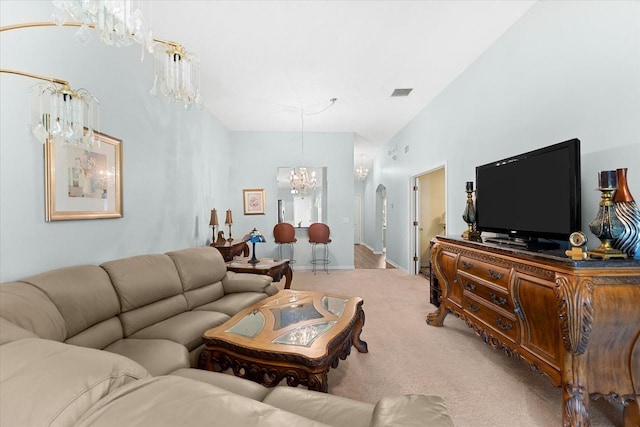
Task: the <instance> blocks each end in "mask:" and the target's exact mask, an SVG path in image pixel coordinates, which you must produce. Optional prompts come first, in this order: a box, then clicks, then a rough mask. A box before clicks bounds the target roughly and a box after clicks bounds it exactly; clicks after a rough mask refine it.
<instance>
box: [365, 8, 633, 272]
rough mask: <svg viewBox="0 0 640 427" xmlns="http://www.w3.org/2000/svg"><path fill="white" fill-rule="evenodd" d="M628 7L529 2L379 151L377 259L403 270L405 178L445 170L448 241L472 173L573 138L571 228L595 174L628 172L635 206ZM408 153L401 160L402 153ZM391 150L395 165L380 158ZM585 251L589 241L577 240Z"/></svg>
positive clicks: (585, 217) (590, 210)
mask: <svg viewBox="0 0 640 427" xmlns="http://www.w3.org/2000/svg"><path fill="white" fill-rule="evenodd" d="M639 22H640V2H631V1H627V2H625V1H623V2H616V1H606V2H605V1H590V2H569V1H563V2H538V3H536V4H535V5H534V6H533V7H532V8H531V9H530V11H529V12H528V13H527V14H526V15H524V16H523V18H522V19H521V20H520V21H519V22H517V23H516V24H515V25H514V26H513V27H512V28H511V29H510V30H509V31H508V32H507V33H506V34H505V35H504V36H503V37H502V38H501V39H499V40H498V41H497V42H496V43H495V44H494V45H493V46H492V47H491V48H490V49H488V50H487V51H486V52H485V53H484V54H483V55H482V56H481V57H480V58H479V59H478V60H477V61H476V62H475V63H473V64H472V65H471V66H470V67H469V68H468V69H467V70H466V71H465V72H464V73H462V75H460V76H459V77H458V78H457V79H456V80H455V81H454V82H453V83H452V84H451V85H450V86H449V87H448V88H447V89H446V90H444V91H443V92H442V93H441V94H440V95H439V96H438V98H437V99H436V100H435V101H434V102H432V103H431V104H430V105H429V106H428V107H427V108H425V110H423V111H422V112H421V113H420V114H419V115H418V116H417V117H416V118H415V119H414V120H412V121H411V123H409V124H408V125H407V126H406V127H405V128H404V129H403V130H402V131H401V132H399V133H398V134H397V135H396V136H395V137H394V138H393V139H392V140H391V141H390V142H389V143H388V144H387V145H386V147H385V148H384V149H383V150H381V153H382V154H380V155H379V156H378V158H377V159H376V161H375V167H374V170H373V174H374V175H373V182H367V184H366V189H365V193H366V194H367V198H368V199H367V201H366V202H365V203H366V205H367V209H369V210H367V212H368V213H369V214H368V217H369V221H367V226H366V227H365V241H366V242H367V243H368V244H370V242H373V234H372V227H371V223H370V221H371V220H372V218H373V216H374V213H373V211H372V210H371V209H370V208H371V206H374V202H373V200H375V199H374V197H375V195H374V192H375V188H376V187H377V186H378V185H379V184H383V185H385V186H386V188H387V196H388V202H389V216H388V221H389V222H388V233H387V236H388V237H387V258H388V259H389V260H390V261H392V262H394V263H395V264H397V265H399V266H401V267H402V268H404V269H406V270H407V271H408V268H409V265H410V254H409V246H410V245H409V243H408V242H409V240H410V213H409V206H410V203H409V195H410V193H409V177H410V176H413V175H417V174H419V173H421V172H424V171H427V170H430V169H433V168H434V167H435V166H437V165H439V164H443V163H445V162H446V164H447V187H448V197H447V209H446V211H447V217H448V221H449V222H448V224H447V232H448V233H450V234H460V233H461V232H462V231H463V230H464V229H465V224H464V222H463V221H462V219H461V214H462V212H463V210H464V203H465V200H466V195H465V192H464V183H465V181H474V180H475V178H474V177H475V167H476V166H477V165H480V164H484V163H488V162H490V161H493V160H498V159H501V158H505V157H508V156H510V155H514V154H518V153H521V152H525V151H529V150H533V149H536V148H540V147H543V146H547V145H551V144H554V143H557V142H561V141H564V140H567V139H571V138H574V137H577V138H579V139H580V140H581V141H582V206H583V212H582V222H583V226H582V229H583V230H585V231H586V230H588V224H589V222H591V221H592V220H593V218H595V214H596V211H597V208H598V202H599V200H600V193H599V192H597V191H595V188H596V183H597V181H596V173H597V171H599V170H608V169H616V168H620V167H628V168H629V172H628V180H629V187H630V190H631V193H632V194H634V195H635V197H636V199H638V198H640V160H638V159H640V25H638V23H639ZM407 146H408V148H409V152H408V153H407V154H405V147H407ZM394 148H395V149H396V153H397V160H395V161H394V160H392V158H391V157H389V156H387V154H386V153H387V152H388V151H389V150H390V149H394ZM588 237H589V246H590V247H594V246H597V245H598V244H599V241H598V239H597V238H596V237H595V236H593V235H592V234H590V233H588Z"/></svg>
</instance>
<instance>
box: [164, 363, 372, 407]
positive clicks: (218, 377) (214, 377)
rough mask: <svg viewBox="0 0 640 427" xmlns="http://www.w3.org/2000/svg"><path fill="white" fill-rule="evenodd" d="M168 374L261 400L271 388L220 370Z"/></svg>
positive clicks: (193, 370)
mask: <svg viewBox="0 0 640 427" xmlns="http://www.w3.org/2000/svg"><path fill="white" fill-rule="evenodd" d="M170 375H176V376H179V377H185V378H191V379H192V380H198V381H202V382H205V383H207V384H211V385H214V386H216V387H220V388H223V389H225V390H227V391H230V392H232V393H235V394H239V395H240V396H245V397H248V398H250V399H253V400H259V401H261V402H262V400H263V399H264V398H265V397H266V396H267V394H269V391H270V390H271V389H269V388H267V387H265V386H263V385H261V384H258V383H255V382H253V381H248V380H245V379H243V378H240V377H236V376H233V375H230V374H224V373H222V372H211V371H205V370H202V369H192V368H189V369H178V370H177V371H174V372H171V374H170ZM372 407H373V405H372Z"/></svg>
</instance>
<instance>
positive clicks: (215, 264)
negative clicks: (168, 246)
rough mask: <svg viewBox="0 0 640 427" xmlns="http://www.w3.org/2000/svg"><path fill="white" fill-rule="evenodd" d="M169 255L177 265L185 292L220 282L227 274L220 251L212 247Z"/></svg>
mask: <svg viewBox="0 0 640 427" xmlns="http://www.w3.org/2000/svg"><path fill="white" fill-rule="evenodd" d="M167 255H168V256H169V257H170V258H171V259H172V260H173V262H174V264H175V265H176V270H178V274H179V275H180V279H181V281H182V288H183V290H184V291H185V292H188V291H190V290H192V289H197V288H201V287H203V286H206V285H210V284H212V283H216V282H219V281H221V280H222V278H223V277H224V276H226V274H227V266H226V264H225V262H224V258H222V255H221V254H220V251H218V250H217V249H216V248H212V247H210V246H203V247H199V248H189V249H182V250H179V251H173V252H167Z"/></svg>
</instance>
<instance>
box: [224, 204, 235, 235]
mask: <svg viewBox="0 0 640 427" xmlns="http://www.w3.org/2000/svg"><path fill="white" fill-rule="evenodd" d="M224 223H225V224H226V225H228V226H229V238H228V239H227V242H231V241H233V239H232V238H231V224H233V218H232V217H231V209H227V215H226V217H225V219H224Z"/></svg>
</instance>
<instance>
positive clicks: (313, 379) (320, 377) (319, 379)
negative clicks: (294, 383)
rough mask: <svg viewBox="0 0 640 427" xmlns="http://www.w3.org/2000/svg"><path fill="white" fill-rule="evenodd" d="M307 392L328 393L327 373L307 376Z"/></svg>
mask: <svg viewBox="0 0 640 427" xmlns="http://www.w3.org/2000/svg"><path fill="white" fill-rule="evenodd" d="M307 388H308V389H309V390H314V391H321V392H323V393H326V392H328V391H329V382H328V381H327V371H324V372H320V373H317V374H311V375H309V383H308V385H307Z"/></svg>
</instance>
